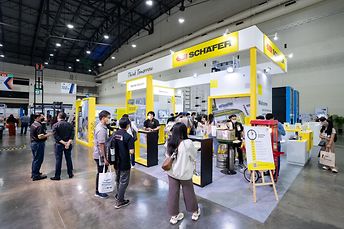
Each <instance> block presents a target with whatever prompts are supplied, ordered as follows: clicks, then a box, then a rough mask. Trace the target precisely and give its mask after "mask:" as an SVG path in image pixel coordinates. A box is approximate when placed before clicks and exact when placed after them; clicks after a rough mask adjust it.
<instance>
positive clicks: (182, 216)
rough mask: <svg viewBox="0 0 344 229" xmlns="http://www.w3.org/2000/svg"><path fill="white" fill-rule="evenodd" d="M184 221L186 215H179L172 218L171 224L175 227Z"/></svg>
mask: <svg viewBox="0 0 344 229" xmlns="http://www.w3.org/2000/svg"><path fill="white" fill-rule="evenodd" d="M182 219H184V213H182V212H181V213H179V214H178V215H176V216H172V217H171V219H170V223H171V224H173V225H175V224H177V223H178V221H180V220H182Z"/></svg>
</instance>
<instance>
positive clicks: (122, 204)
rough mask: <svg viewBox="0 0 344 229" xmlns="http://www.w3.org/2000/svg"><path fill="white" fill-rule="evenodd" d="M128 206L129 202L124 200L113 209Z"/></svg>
mask: <svg viewBox="0 0 344 229" xmlns="http://www.w3.org/2000/svg"><path fill="white" fill-rule="evenodd" d="M129 204H130V201H129V200H124V201H123V202H121V203H119V202H118V203H117V204H116V205H115V208H116V209H120V208H123V207H125V206H128V205H129Z"/></svg>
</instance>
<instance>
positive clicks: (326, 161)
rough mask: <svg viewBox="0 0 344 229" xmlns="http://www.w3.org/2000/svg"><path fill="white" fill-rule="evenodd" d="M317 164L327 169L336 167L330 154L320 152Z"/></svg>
mask: <svg viewBox="0 0 344 229" xmlns="http://www.w3.org/2000/svg"><path fill="white" fill-rule="evenodd" d="M319 163H320V164H322V165H326V166H329V167H335V166H336V156H335V154H334V153H332V152H327V151H321V152H320V160H319Z"/></svg>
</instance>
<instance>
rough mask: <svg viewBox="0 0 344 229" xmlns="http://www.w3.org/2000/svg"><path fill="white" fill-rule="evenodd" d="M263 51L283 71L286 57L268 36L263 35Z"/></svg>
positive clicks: (285, 65) (285, 67) (285, 66)
mask: <svg viewBox="0 0 344 229" xmlns="http://www.w3.org/2000/svg"><path fill="white" fill-rule="evenodd" d="M264 53H265V55H267V56H268V57H269V58H270V59H271V60H272V61H274V62H275V63H276V64H278V66H280V67H281V68H282V69H283V71H286V70H287V58H286V57H285V55H284V54H283V53H282V52H281V50H280V49H279V48H278V47H277V45H276V44H275V43H273V42H272V41H271V40H270V38H268V36H266V35H264Z"/></svg>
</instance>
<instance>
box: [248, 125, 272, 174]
mask: <svg viewBox="0 0 344 229" xmlns="http://www.w3.org/2000/svg"><path fill="white" fill-rule="evenodd" d="M244 131H245V144H246V156H247V167H248V169H249V170H274V169H275V163H274V158H273V152H272V145H271V134H270V131H269V128H268V127H261V126H258V127H256V126H244Z"/></svg>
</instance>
